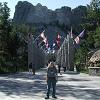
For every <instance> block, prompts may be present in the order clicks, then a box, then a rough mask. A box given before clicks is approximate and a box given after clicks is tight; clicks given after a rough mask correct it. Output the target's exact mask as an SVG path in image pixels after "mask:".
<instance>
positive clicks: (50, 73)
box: [45, 62, 57, 99]
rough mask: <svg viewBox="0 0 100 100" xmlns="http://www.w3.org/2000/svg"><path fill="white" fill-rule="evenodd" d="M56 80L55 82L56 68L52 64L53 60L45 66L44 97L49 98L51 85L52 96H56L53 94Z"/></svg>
mask: <svg viewBox="0 0 100 100" xmlns="http://www.w3.org/2000/svg"><path fill="white" fill-rule="evenodd" d="M56 82H57V69H56V67H55V65H54V62H50V63H49V64H48V68H47V96H46V97H45V99H49V94H50V88H51V86H52V88H53V91H52V97H53V98H55V99H56V98H57V97H56V96H55V94H56Z"/></svg>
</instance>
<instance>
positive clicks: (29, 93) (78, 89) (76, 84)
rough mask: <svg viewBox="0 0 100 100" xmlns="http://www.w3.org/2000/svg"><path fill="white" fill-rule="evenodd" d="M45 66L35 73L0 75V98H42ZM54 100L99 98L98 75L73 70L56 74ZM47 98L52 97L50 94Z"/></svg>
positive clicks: (19, 99) (99, 78) (99, 85)
mask: <svg viewBox="0 0 100 100" xmlns="http://www.w3.org/2000/svg"><path fill="white" fill-rule="evenodd" d="M45 77H46V68H42V69H40V70H38V71H36V75H32V74H30V73H29V72H22V73H17V74H11V75H2V76H0V100H44V98H45V96H46V80H45ZM56 90H57V91H56V94H57V99H56V100H100V77H97V76H89V75H88V74H83V73H80V74H77V73H75V72H74V73H73V72H62V75H60V74H58V82H57V89H56ZM49 100H55V99H52V97H51V96H50V99H49Z"/></svg>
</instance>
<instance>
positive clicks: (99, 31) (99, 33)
mask: <svg viewBox="0 0 100 100" xmlns="http://www.w3.org/2000/svg"><path fill="white" fill-rule="evenodd" d="M94 41H95V44H94V45H95V47H96V48H97V47H100V27H97V28H96V31H95V36H94Z"/></svg>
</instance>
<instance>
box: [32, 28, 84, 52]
mask: <svg viewBox="0 0 100 100" xmlns="http://www.w3.org/2000/svg"><path fill="white" fill-rule="evenodd" d="M84 32H85V29H84V30H83V31H82V32H81V33H80V34H79V35H78V36H76V37H75V38H74V37H73V32H72V27H71V30H70V32H68V34H69V36H70V37H71V38H73V39H74V41H75V44H77V45H78V44H80V39H81V38H82V37H83V36H84ZM39 38H41V41H38V42H37V40H38V39H39ZM62 38H64V37H63V36H61V35H60V34H59V33H58V34H57V36H56V38H55V40H53V41H54V42H53V43H52V47H50V45H49V43H48V39H47V36H45V30H44V31H43V32H42V33H41V34H40V35H39V36H37V38H36V39H35V40H34V41H33V43H35V42H37V45H38V46H42V48H43V47H45V49H46V50H47V51H48V50H49V51H50V50H52V52H53V53H54V52H55V47H57V48H58V49H59V48H60V46H61V39H62Z"/></svg>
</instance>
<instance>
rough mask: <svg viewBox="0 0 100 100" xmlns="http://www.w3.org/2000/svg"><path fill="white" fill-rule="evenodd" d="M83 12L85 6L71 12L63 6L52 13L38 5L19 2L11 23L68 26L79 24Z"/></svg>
mask: <svg viewBox="0 0 100 100" xmlns="http://www.w3.org/2000/svg"><path fill="white" fill-rule="evenodd" d="M85 12H86V7H85V6H79V7H77V8H75V9H73V10H72V9H71V8H70V7H67V6H65V7H62V8H60V9H56V10H55V11H52V10H50V9H48V8H47V7H46V6H42V5H41V4H40V3H39V4H37V5H36V6H34V5H32V4H31V3H29V2H27V1H19V2H18V4H17V5H16V7H15V13H14V18H13V22H14V23H45V24H50V23H54V22H58V23H60V24H63V23H64V24H65V25H68V26H70V25H72V23H74V24H79V23H80V22H81V21H82V17H83V16H84V14H85Z"/></svg>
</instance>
